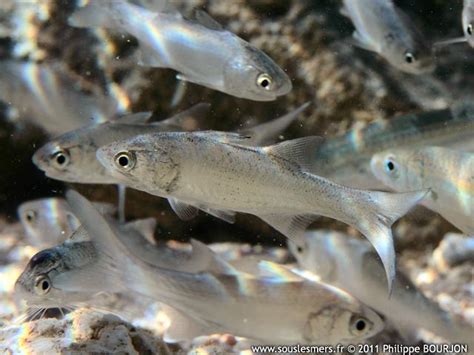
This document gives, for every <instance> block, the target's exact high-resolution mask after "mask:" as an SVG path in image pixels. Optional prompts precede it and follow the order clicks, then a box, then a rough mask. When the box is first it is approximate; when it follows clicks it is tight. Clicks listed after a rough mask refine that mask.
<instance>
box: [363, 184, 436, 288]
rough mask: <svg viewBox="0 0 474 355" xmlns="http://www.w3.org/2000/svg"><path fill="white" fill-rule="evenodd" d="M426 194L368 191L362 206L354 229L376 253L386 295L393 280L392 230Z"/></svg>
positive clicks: (421, 192) (419, 192)
mask: <svg viewBox="0 0 474 355" xmlns="http://www.w3.org/2000/svg"><path fill="white" fill-rule="evenodd" d="M427 193H428V190H425V191H414V192H403V193H391V192H375V191H370V192H368V194H369V197H370V198H369V200H370V203H369V204H368V205H367V206H362V207H363V211H362V216H361V219H360V220H359V221H358V222H357V224H356V225H354V227H356V228H357V229H359V231H360V232H361V233H362V234H364V235H365V237H366V238H367V239H368V240H369V241H370V243H371V244H372V245H373V246H374V248H375V250H376V251H377V254H378V255H379V257H380V259H381V261H382V264H383V266H384V269H385V273H386V275H387V282H388V291H389V295H390V294H391V292H392V285H393V281H394V279H395V247H394V243H393V235H392V230H391V226H392V224H393V223H394V222H395V221H397V220H398V219H399V218H400V217H402V216H404V215H405V214H406V213H407V212H408V211H409V210H410V209H411V208H412V207H413V206H415V205H416V204H417V203H418V202H419V201H420V200H422V199H423V198H424V197H425V196H426V194H427ZM367 213H368V214H369V215H368V216H367ZM364 215H365V216H366V217H365V218H364Z"/></svg>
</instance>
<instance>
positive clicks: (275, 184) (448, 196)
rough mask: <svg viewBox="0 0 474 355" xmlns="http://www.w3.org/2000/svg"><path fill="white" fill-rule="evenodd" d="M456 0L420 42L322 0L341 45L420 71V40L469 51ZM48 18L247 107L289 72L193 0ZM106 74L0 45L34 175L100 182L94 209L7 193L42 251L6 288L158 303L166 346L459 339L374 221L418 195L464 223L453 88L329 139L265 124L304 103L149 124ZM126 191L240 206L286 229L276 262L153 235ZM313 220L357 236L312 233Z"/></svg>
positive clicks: (289, 83)
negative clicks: (127, 42) (233, 340)
mask: <svg viewBox="0 0 474 355" xmlns="http://www.w3.org/2000/svg"><path fill="white" fill-rule="evenodd" d="M462 5H463V10H462V18H461V19H460V21H459V23H460V26H461V25H462V32H463V36H462V37H460V38H454V39H444V40H440V41H438V42H433V43H431V42H430V41H429V40H428V39H427V38H426V36H425V34H424V33H423V31H422V30H421V29H420V28H418V26H417V21H416V20H415V19H412V18H411V16H408V14H406V13H405V12H404V11H403V10H402V9H401V8H399V7H398V6H397V5H396V4H395V3H393V2H392V0H342V1H341V7H340V13H341V14H342V15H343V16H345V17H346V18H347V19H348V20H349V21H350V22H351V23H352V25H353V27H354V31H353V35H352V38H348V39H347V41H346V43H345V44H344V45H347V46H351V45H354V46H357V47H360V48H362V49H364V50H367V51H370V52H372V53H371V54H370V53H369V54H370V55H373V56H376V57H379V58H380V59H381V63H382V65H386V66H390V67H391V69H393V70H397V71H400V72H401V73H402V74H403V75H407V76H414V77H415V78H419V77H423V76H429V75H431V74H432V73H433V72H434V71H435V70H437V67H438V60H437V56H436V52H437V51H436V49H437V48H438V49H439V48H440V47H446V46H448V45H451V44H454V43H467V44H468V45H469V46H471V47H474V33H473V31H474V30H473V26H474V1H472V0H464V2H463V4H462ZM67 24H68V26H70V27H71V28H74V29H75V30H81V31H97V29H103V30H106V31H110V32H111V33H115V34H117V33H118V34H126V35H127V36H132V37H133V38H134V39H135V40H136V42H137V45H136V48H135V49H134V50H135V52H134V56H133V62H134V65H135V66H137V67H139V68H141V67H147V68H149V69H153V68H156V69H154V70H160V69H159V68H166V69H172V70H174V71H175V72H176V79H177V80H178V82H179V83H181V84H178V89H177V90H180V89H182V90H189V88H187V87H186V86H185V85H184V84H183V83H186V82H190V83H194V84H197V85H200V86H203V87H206V88H209V89H212V90H216V91H220V92H222V93H224V94H226V95H229V96H233V97H235V98H239V99H245V100H248V101H254V102H255V103H254V104H256V105H259V104H262V102H265V101H277V100H278V99H279V98H280V97H282V96H284V95H287V94H289V93H290V92H291V91H292V90H293V89H294V88H293V87H294V86H295V84H296V81H293V79H292V78H290V77H289V75H288V74H287V72H286V70H285V69H284V68H282V67H281V66H280V65H279V63H277V62H276V61H274V60H273V59H272V58H270V56H269V55H267V54H266V53H265V52H264V51H263V50H261V49H259V48H258V46H257V45H256V44H253V43H250V42H249V41H246V40H244V39H242V38H240V37H239V36H237V35H236V34H234V33H232V32H231V31H230V30H228V29H226V28H225V27H224V26H222V25H221V24H220V23H218V22H217V21H216V20H214V19H213V18H211V16H210V15H209V14H207V13H206V12H205V11H204V10H201V9H196V11H195V13H194V15H193V16H192V17H186V16H184V15H183V14H182V13H180V11H179V10H178V8H177V7H176V6H175V5H174V4H171V3H170V2H169V1H166V0H149V1H146V0H139V1H138V0H137V1H131V0H88V1H83V2H82V3H80V4H78V6H77V7H76V8H75V9H74V10H73V11H72V13H71V14H70V16H69V18H68V19H67ZM450 48H451V47H450ZM444 50H447V49H444ZM354 53H355V55H357V53H358V51H355V52H354ZM114 85H117V84H114ZM180 85H181V86H180ZM183 85H184V86H183ZM88 89H89V88H88ZM120 90H121V89H120V88H117V87H113V88H112V86H110V85H109V92H108V93H107V94H104V93H103V92H102V93H99V91H96V90H93V89H89V90H87V92H85V91H84V90H82V89H81V83H80V82H79V81H78V79H77V78H75V77H74V76H72V75H70V74H68V73H67V70H65V68H64V67H63V66H62V65H60V64H59V63H33V62H25V61H19V60H17V61H15V60H2V61H0V101H2V102H5V103H6V104H7V106H8V109H9V111H8V113H9V118H10V119H11V121H12V122H20V123H21V124H22V125H24V124H25V123H27V122H28V124H33V125H36V126H38V127H39V128H40V129H42V130H43V131H44V133H45V134H46V136H47V141H46V142H45V143H44V144H42V145H41V146H39V147H38V148H37V149H36V151H35V153H34V154H33V156H32V162H33V163H34V165H35V166H36V167H37V168H38V169H39V170H41V171H43V172H44V174H45V175H46V176H47V177H48V178H50V179H54V180H58V181H62V182H64V183H74V184H101V185H117V186H118V191H119V194H118V203H117V205H112V204H107V203H104V202H100V201H94V202H91V201H89V200H88V199H87V198H85V197H84V196H83V195H81V194H80V193H78V192H76V191H74V186H73V187H71V186H69V185H68V188H67V189H65V191H66V190H67V192H66V193H65V194H64V197H63V198H61V197H47V198H43V199H35V200H31V201H25V202H24V203H22V204H21V205H20V206H19V207H18V210H17V213H18V219H19V220H20V222H21V224H22V226H23V228H24V231H25V236H26V240H27V242H28V244H30V245H32V246H34V247H36V248H38V249H40V250H41V249H42V250H41V251H39V252H38V253H36V254H35V255H34V256H33V257H32V258H31V259H30V261H29V263H28V265H27V266H26V268H25V269H24V271H23V272H22V273H21V275H20V276H19V278H18V279H17V281H16V284H15V296H16V298H17V299H19V300H23V301H25V302H26V305H27V306H28V307H32V308H34V309H41V310H45V309H51V308H58V309H59V310H60V313H61V314H63V313H64V312H63V311H66V312H68V311H70V310H72V309H74V308H75V307H80V306H84V305H88V304H92V302H93V300H94V298H95V297H96V296H97V295H98V294H104V293H110V294H117V295H121V294H122V295H124V294H125V295H129V296H130V295H131V296H132V297H136V298H137V299H138V298H140V299H144V300H145V302H149V303H151V302H159V303H160V304H162V305H163V309H164V310H165V313H166V314H167V316H168V317H169V318H170V324H169V325H168V328H167V329H166V331H165V333H164V335H163V338H164V340H165V341H167V342H169V343H176V342H178V343H183V342H190V341H192V340H193V339H194V338H196V337H199V336H203V335H210V334H214V333H221V334H224V333H228V334H232V335H235V336H238V337H243V338H247V339H250V340H251V341H252V342H253V343H255V344H288V345H292V344H314V345H337V344H359V343H364V342H367V341H370V340H369V339H370V338H372V337H374V336H376V335H377V334H379V333H380V332H382V330H384V329H385V328H389V327H394V328H395V329H397V330H398V331H399V332H400V334H401V335H402V336H405V337H406V338H407V339H411V337H412V336H413V333H414V332H415V331H417V330H420V329H423V330H427V331H429V332H432V333H433V334H435V335H436V336H439V337H441V338H442V339H444V340H446V341H448V342H452V343H465V344H469V346H472V347H474V341H473V340H472V339H473V336H472V335H473V334H474V329H473V328H472V326H470V325H469V324H467V323H466V322H464V321H463V320H460V319H457V318H454V317H452V316H451V315H450V314H449V313H448V312H447V311H445V310H443V309H442V308H441V307H440V306H439V305H438V304H437V303H436V302H434V301H433V300H431V299H430V298H429V297H428V296H426V295H425V294H423V292H422V290H420V289H418V288H417V286H415V284H414V283H413V282H412V281H411V280H410V278H409V277H408V276H407V275H406V274H405V273H404V272H403V271H402V270H401V268H400V267H399V265H397V257H396V248H395V241H394V239H395V238H394V234H395V233H394V232H393V231H392V225H393V224H394V223H395V222H396V221H397V220H399V219H400V218H402V217H404V216H405V215H407V214H410V211H411V210H412V209H414V208H415V206H424V207H426V208H428V209H430V210H432V211H433V212H435V213H437V214H439V215H440V216H442V217H443V218H444V219H445V220H446V221H448V222H449V223H450V224H452V226H453V229H457V230H459V231H460V232H461V233H463V234H464V235H465V236H466V238H467V237H472V236H474V153H473V152H474V105H472V104H471V103H470V102H469V101H468V100H459V102H452V105H451V107H448V108H445V109H437V110H429V111H425V112H418V113H409V114H404V115H397V116H396V117H393V118H392V119H390V120H383V121H382V120H375V121H374V122H372V123H369V124H367V125H365V126H364V127H356V128H354V129H352V130H350V131H348V132H345V133H344V134H340V135H337V136H326V137H319V136H314V135H310V134H307V135H306V136H304V137H300V138H296V139H286V140H282V137H283V132H284V131H285V130H286V128H288V127H289V126H290V125H292V124H293V123H294V122H295V121H296V119H298V118H299V117H301V116H302V113H303V112H306V111H310V110H311V109H312V108H314V107H313V106H315V105H316V103H312V102H306V103H305V102H301V103H300V106H298V107H296V108H288V109H287V110H286V111H285V112H286V114H284V115H282V116H280V117H277V118H273V119H272V118H270V117H266V118H265V121H266V122H265V123H260V124H257V125H250V126H248V125H247V126H242V125H240V126H236V127H235V129H234V130H232V131H220V130H213V127H212V126H210V125H209V123H208V122H209V121H208V120H207V118H208V116H209V115H210V112H211V111H212V105H209V104H207V103H204V102H201V103H197V104H195V105H193V106H190V107H188V108H187V109H185V110H182V111H181V112H176V113H175V114H174V115H172V116H171V117H166V118H163V119H161V120H158V121H156V120H154V114H153V112H132V108H131V107H133V106H132V105H129V104H126V105H124V104H123V102H121V100H120V98H119V96H116V95H113V94H112V93H114V92H115V93H117V92H121V91H120ZM185 95H186V91H182V92H176V93H175V98H176V97H178V96H179V97H182V96H185ZM173 100H174V99H173ZM174 105H175V103H174V102H173V103H172V105H171V107H173V106H174ZM244 114H245V112H244ZM221 119H222V120H224V119H225V117H221ZM126 189H134V190H139V191H142V192H144V193H147V194H149V195H151V196H154V197H153V198H156V199H159V198H163V199H166V200H167V201H168V203H169V207H170V210H171V211H173V213H175V214H176V215H177V216H178V217H179V218H180V220H181V221H182V223H183V224H186V223H188V222H189V221H190V220H192V219H193V218H195V217H197V215H198V214H199V213H200V211H201V212H204V213H206V214H208V215H210V216H212V217H215V218H217V219H220V220H222V221H225V222H227V223H230V224H233V223H238V222H239V219H240V218H247V215H253V216H255V217H258V218H259V219H260V220H262V221H263V222H265V223H266V224H267V225H269V226H270V227H272V232H273V233H274V234H275V235H277V234H278V233H279V234H282V235H283V236H284V237H286V240H287V248H288V250H289V251H290V253H291V255H293V261H294V262H293V263H291V262H290V263H287V264H281V263H276V262H274V261H272V260H268V259H265V258H261V259H260V258H253V259H248V260H246V259H245V258H244V259H243V260H239V261H238V262H237V261H232V260H227V259H226V258H225V257H224V256H223V255H220V254H219V253H217V252H216V251H214V250H213V249H212V248H211V247H210V246H208V245H206V244H205V243H203V242H200V241H199V240H197V239H195V238H192V237H191V238H190V240H189V243H188V245H187V246H188V248H186V249H181V248H177V247H175V246H173V245H171V244H169V243H168V244H167V243H160V242H157V241H156V238H157V236H156V235H155V231H156V229H157V227H158V224H159V223H158V221H157V220H156V219H154V218H151V217H150V218H143V219H138V220H134V221H129V220H127V219H128V217H129V216H128V214H127V204H126V202H127V198H126V195H125V191H126ZM128 208H130V207H128ZM237 215H239V216H240V215H241V216H240V217H238V218H239V219H236V218H237ZM320 217H327V218H330V219H333V220H337V221H339V222H342V223H343V224H345V225H347V226H348V227H352V228H353V229H354V230H355V231H357V232H359V233H360V234H361V236H362V237H363V238H364V240H359V239H356V238H353V237H352V236H350V235H348V234H345V233H342V232H336V231H332V230H312V229H311V227H310V226H311V225H312V224H313V223H315V222H317V221H318V219H319V218H320ZM235 238H238V235H236V236H233V237H232V239H235ZM255 242H257V241H255ZM466 255H468V256H467V257H466V259H468V260H469V258H471V259H472V253H471V254H466ZM290 261H291V260H290ZM471 287H472V286H471ZM34 314H35V315H37V314H38V312H36V313H34ZM42 314H43V315H44V311H43V313H42ZM30 315H31V314H30ZM63 315H64V314H63ZM407 341H408V340H407Z"/></svg>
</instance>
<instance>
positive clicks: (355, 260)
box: [289, 230, 473, 343]
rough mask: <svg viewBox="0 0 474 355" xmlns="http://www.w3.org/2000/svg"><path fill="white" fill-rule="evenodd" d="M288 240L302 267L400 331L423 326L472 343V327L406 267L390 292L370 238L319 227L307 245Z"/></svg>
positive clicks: (312, 232) (459, 341)
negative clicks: (416, 280)
mask: <svg viewBox="0 0 474 355" xmlns="http://www.w3.org/2000/svg"><path fill="white" fill-rule="evenodd" d="M289 246H290V250H291V251H292V253H293V255H294V256H295V257H296V259H297V260H298V263H299V265H300V266H301V267H302V268H305V269H307V270H309V271H311V272H314V273H315V274H316V275H318V276H319V277H321V280H322V281H324V282H327V283H329V284H331V285H334V286H336V287H340V288H341V289H343V290H345V291H347V292H349V293H350V294H351V295H353V296H354V297H355V298H357V299H358V300H360V301H361V302H363V303H364V304H366V305H367V306H369V307H371V308H372V309H374V310H375V311H377V312H378V313H380V314H382V315H383V316H384V317H385V318H386V319H388V320H389V321H391V322H392V323H393V324H394V325H395V326H396V327H397V328H398V329H399V330H401V331H402V333H410V332H413V331H414V330H417V329H420V328H423V329H427V330H429V331H431V332H433V333H434V334H436V335H438V336H441V337H443V338H445V339H446V340H449V341H452V342H458V343H469V342H471V343H472V340H471V338H472V332H473V329H472V327H469V325H467V324H463V323H460V322H457V321H455V320H454V319H452V318H451V317H450V316H449V314H447V313H446V312H445V311H443V310H442V309H441V308H439V306H438V305H436V304H435V303H433V302H432V301H430V300H429V299H427V298H426V297H425V296H424V295H423V294H422V293H421V292H420V291H419V290H418V289H417V288H416V286H415V285H413V284H412V283H411V282H410V280H409V279H408V278H407V277H406V276H405V275H404V274H403V273H402V272H400V271H398V273H397V277H396V278H395V282H394V285H393V293H392V296H391V297H390V299H389V298H387V295H386V292H385V282H384V272H383V269H382V267H381V265H380V264H379V263H378V261H377V255H376V254H375V253H374V252H373V251H372V250H371V248H370V245H369V244H368V243H366V242H364V241H361V240H357V239H355V238H350V237H349V236H347V235H345V234H342V233H339V232H334V231H326V230H317V231H311V232H308V233H307V234H306V244H305V245H304V246H302V247H301V246H296V245H294V244H293V243H289Z"/></svg>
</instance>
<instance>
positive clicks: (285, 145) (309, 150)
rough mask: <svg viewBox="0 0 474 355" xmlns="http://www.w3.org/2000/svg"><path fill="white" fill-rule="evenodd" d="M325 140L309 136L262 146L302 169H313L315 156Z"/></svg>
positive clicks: (267, 151) (268, 151) (270, 152)
mask: <svg viewBox="0 0 474 355" xmlns="http://www.w3.org/2000/svg"><path fill="white" fill-rule="evenodd" d="M323 141H324V138H322V137H318V136H309V137H303V138H297V139H293V140H289V141H285V142H282V143H279V144H275V145H271V146H268V147H264V148H262V149H263V150H264V151H265V152H266V153H268V154H272V155H276V156H279V157H281V158H283V159H286V160H289V161H291V162H293V163H295V164H297V165H298V166H300V167H301V169H302V170H305V171H311V170H313V165H314V160H315V156H316V154H317V151H318V149H319V147H320V145H321V144H322V142H323Z"/></svg>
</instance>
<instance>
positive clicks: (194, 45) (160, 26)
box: [69, 0, 292, 101]
mask: <svg viewBox="0 0 474 355" xmlns="http://www.w3.org/2000/svg"><path fill="white" fill-rule="evenodd" d="M69 23H70V24H71V25H72V26H75V27H82V28H84V27H85V28H88V27H105V28H109V29H111V30H116V31H121V32H126V33H129V34H130V35H132V36H134V37H135V38H136V39H137V40H138V42H139V60H138V63H139V64H140V65H143V66H149V67H156V68H169V69H173V70H175V71H177V72H178V73H179V74H178V75H177V78H178V79H180V80H184V81H187V82H192V83H195V84H198V85H202V86H205V87H208V88H211V89H214V90H217V91H221V92H224V93H226V94H229V95H232V96H235V97H239V98H245V99H249V100H254V101H273V100H276V98H277V97H279V96H282V95H286V94H288V93H289V92H290V91H291V89H292V84H291V80H290V78H289V77H288V76H287V74H286V73H285V72H284V71H283V70H282V69H281V68H280V67H279V66H278V65H277V64H276V63H275V62H274V61H273V60H272V59H271V58H270V57H269V56H268V55H266V54H265V53H264V52H263V51H261V50H259V49H257V48H256V47H254V46H252V45H251V44H250V43H248V42H246V41H244V40H243V39H241V38H239V37H238V36H236V35H235V34H233V33H231V32H229V31H227V30H225V29H224V28H223V27H222V26H221V25H220V24H219V23H217V22H216V21H215V20H214V19H212V18H211V17H210V16H209V15H208V14H207V13H205V12H204V11H196V15H195V21H190V20H186V19H184V18H183V17H182V16H181V14H179V13H177V12H175V11H161V12H156V11H150V10H149V9H146V8H144V7H140V6H137V5H134V4H131V3H128V2H127V1H125V0H113V1H112V0H105V1H104V0H89V2H88V4H87V5H86V6H85V7H82V8H78V9H76V11H75V12H74V13H73V14H72V15H71V17H70V18H69Z"/></svg>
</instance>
